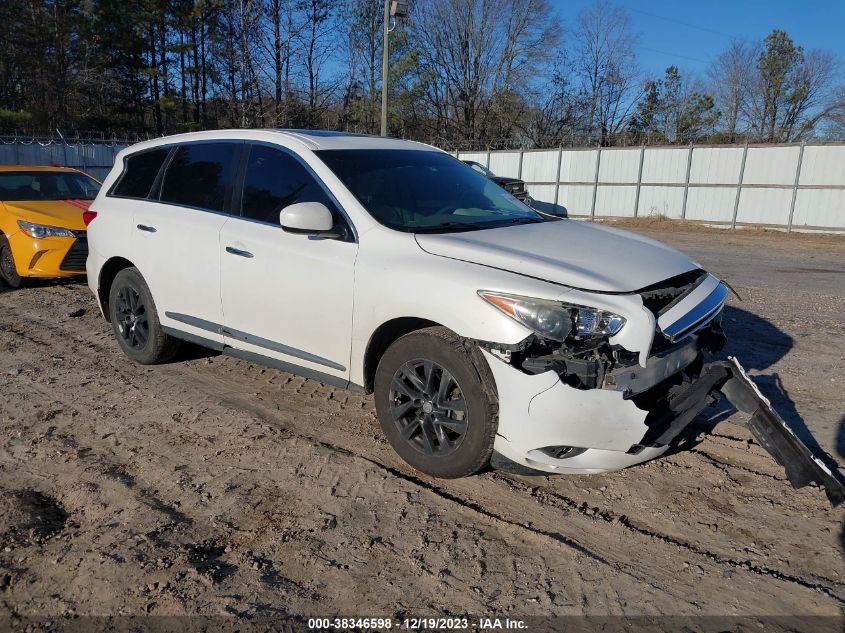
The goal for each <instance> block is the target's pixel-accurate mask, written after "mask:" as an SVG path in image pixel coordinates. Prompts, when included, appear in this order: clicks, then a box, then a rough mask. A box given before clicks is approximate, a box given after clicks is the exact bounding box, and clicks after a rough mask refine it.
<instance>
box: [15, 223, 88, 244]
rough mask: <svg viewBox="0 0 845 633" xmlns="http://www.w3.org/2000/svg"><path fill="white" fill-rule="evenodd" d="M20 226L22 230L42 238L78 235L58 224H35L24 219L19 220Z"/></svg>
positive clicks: (31, 235)
mask: <svg viewBox="0 0 845 633" xmlns="http://www.w3.org/2000/svg"><path fill="white" fill-rule="evenodd" d="M18 226H19V227H21V231H23V232H24V233H26V234H27V235H29V236H30V237H34V238H35V239H37V240H40V239H41V238H42V237H76V236H75V235H74V234H73V231H70V230H68V229H63V228H60V227H58V226H47V225H46V224H33V223H32V222H26V221H24V220H18Z"/></svg>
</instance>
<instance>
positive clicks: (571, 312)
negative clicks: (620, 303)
mask: <svg viewBox="0 0 845 633" xmlns="http://www.w3.org/2000/svg"><path fill="white" fill-rule="evenodd" d="M478 294H479V296H480V297H481V298H482V299H484V300H485V301H486V302H487V303H489V304H490V305H493V306H495V307H496V308H498V309H499V310H501V311H502V312H504V313H505V314H507V315H508V316H509V317H511V318H512V319H514V320H515V321H518V322H519V323H521V324H522V325H524V326H525V327H527V328H528V329H530V330H532V331H533V332H534V333H536V334H537V335H538V336H540V337H542V338H545V339H549V340H552V341H558V342H560V343H562V342H563V341H564V340H565V339H566V338H567V337H572V338H574V339H577V340H587V339H591V338H595V337H599V336H612V335H614V334H616V333H617V332H618V331H619V330H621V329H622V326H623V325H625V319H624V318H623V317H621V316H619V315H618V314H614V313H612V312H606V311H604V310H598V309H596V308H590V307H587V306H578V305H573V304H569V303H561V302H559V301H549V300H548V299H534V298H532V297H521V296H519V295H511V294H505V293H500V292H492V291H489V290H479V291H478Z"/></svg>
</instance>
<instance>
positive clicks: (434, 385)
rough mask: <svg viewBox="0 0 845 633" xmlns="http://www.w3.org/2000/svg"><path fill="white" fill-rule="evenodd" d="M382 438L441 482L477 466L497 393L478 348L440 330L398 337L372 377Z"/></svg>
mask: <svg viewBox="0 0 845 633" xmlns="http://www.w3.org/2000/svg"><path fill="white" fill-rule="evenodd" d="M374 387H375V401H376V411H377V413H378V417H379V422H380V424H381V427H382V430H383V431H384V434H385V435H386V436H387V440H388V441H389V442H390V445H391V446H392V447H393V448H394V450H395V451H396V452H397V453H399V456H400V457H402V459H404V460H405V461H406V462H408V463H409V464H410V465H411V466H413V467H414V468H416V469H417V470H420V471H422V472H424V473H427V474H429V475H433V476H435V477H443V478H447V479H452V478H457V477H464V476H466V475H471V474H472V473H475V472H477V471H479V470H481V469H482V468H484V467H485V466H486V465H487V464H488V463H489V461H490V455H491V454H492V452H493V441H494V439H495V437H496V428H497V426H498V402H497V398H496V388H495V384H494V382H493V378H492V376H491V374H490V369H489V367H488V366H487V362H486V361H485V360H484V358H483V356H481V354H480V352H479V351H478V349H477V348H475V347H471V346H466V345H465V343H464V341H462V340H461V339H460V337H458V336H457V335H456V334H454V333H453V332H451V331H450V330H447V329H446V328H442V327H434V328H427V329H425V330H419V331H417V332H412V333H411V334H407V335H405V336H403V337H402V338H400V339H398V340H397V341H396V342H395V343H393V345H391V346H390V347H389V348H388V350H387V351H386V352H385V354H384V356H383V357H382V359H381V361H380V362H379V365H378V368H377V370H376V376H375V385H374Z"/></svg>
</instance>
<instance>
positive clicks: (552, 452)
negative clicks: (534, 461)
mask: <svg viewBox="0 0 845 633" xmlns="http://www.w3.org/2000/svg"><path fill="white" fill-rule="evenodd" d="M539 450H540V452H541V453H543V454H544V455H546V456H548V457H551V458H552V459H569V458H570V457H575V456H576V455H580V454H581V453H584V452H586V451H587V449H586V448H579V447H577V446H544V447H543V448H541V449H539Z"/></svg>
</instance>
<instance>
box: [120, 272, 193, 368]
mask: <svg viewBox="0 0 845 633" xmlns="http://www.w3.org/2000/svg"><path fill="white" fill-rule="evenodd" d="M109 317H110V319H111V324H112V330H114V334H115V337H116V338H117V342H118V344H119V345H120V348H121V349H122V350H123V352H124V354H126V355H127V356H128V357H129V358H131V359H132V360H134V361H135V362H136V363H140V364H142V365H155V364H158V363H165V362H167V361H169V360H170V359H171V358H173V356H174V355H175V354H176V352H177V351H179V345H180V341H179V340H178V339H176V338H173V337H172V336H170V335H168V334H166V333H165V332H164V330H163V329H162V327H161V322H160V321H159V319H158V312H157V311H156V307H155V303H154V302H153V297H152V295H151V294H150V289H149V288H148V287H147V283H146V282H145V281H144V278H143V277H142V276H141V273H140V272H138V269H137V268H125V269H123V270H121V271H120V272H119V273H117V276H116V277H115V278H114V281H113V282H112V285H111V290H110V291H109Z"/></svg>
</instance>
